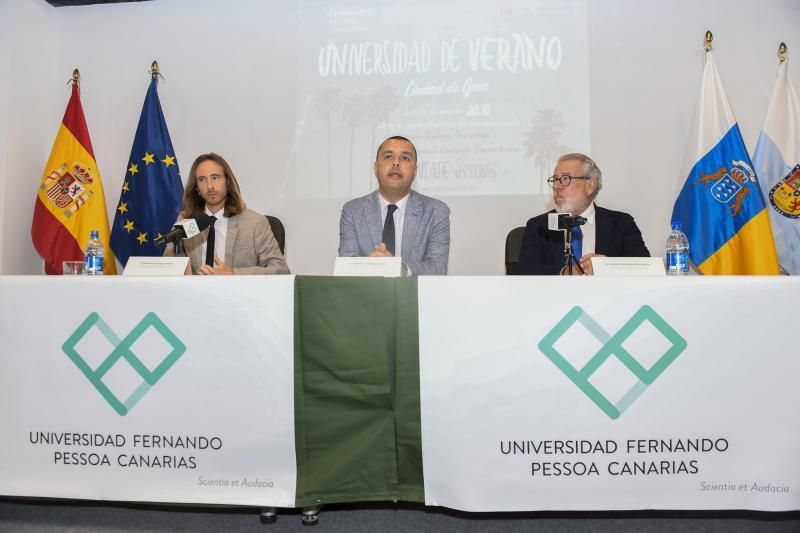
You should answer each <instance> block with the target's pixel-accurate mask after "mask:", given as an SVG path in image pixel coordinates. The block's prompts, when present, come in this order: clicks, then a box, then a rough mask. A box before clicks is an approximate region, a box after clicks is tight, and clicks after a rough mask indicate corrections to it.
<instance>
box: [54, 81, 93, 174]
mask: <svg viewBox="0 0 800 533" xmlns="http://www.w3.org/2000/svg"><path fill="white" fill-rule="evenodd" d="M61 122H63V123H64V126H65V127H66V128H67V129H68V130H69V131H70V132H72V135H73V136H74V137H75V138H76V139H77V140H78V142H79V143H81V145H82V146H83V148H84V149H85V150H86V151H87V152H89V155H91V156H92V159H94V149H93V148H92V140H91V139H90V138H89V127H88V126H87V125H86V118H85V117H84V116H83V106H82V105H81V97H80V93H79V92H78V83H77V82H75V83H73V84H72V96H70V99H69V103H68V104H67V110H66V111H65V112H64V119H63V120H62V121H61Z"/></svg>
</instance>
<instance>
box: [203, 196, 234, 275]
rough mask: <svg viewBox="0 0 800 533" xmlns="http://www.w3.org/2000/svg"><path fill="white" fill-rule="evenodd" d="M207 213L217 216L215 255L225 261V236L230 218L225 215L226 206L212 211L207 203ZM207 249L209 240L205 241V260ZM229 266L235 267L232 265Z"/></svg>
mask: <svg viewBox="0 0 800 533" xmlns="http://www.w3.org/2000/svg"><path fill="white" fill-rule="evenodd" d="M206 214H207V215H208V216H210V217H216V218H217V220H216V222H214V255H216V256H218V257H219V258H220V260H222V262H225V237H226V236H227V235H228V219H227V218H226V217H225V208H224V207H223V208H222V209H220V210H219V211H217V212H216V213H212V212H211V211H209V209H208V206H207V205H206ZM206 250H208V241H204V242H203V255H202V257H203V260H205V258H206ZM211 266H216V265H211ZM228 266H229V267H231V268H233V266H232V265H228Z"/></svg>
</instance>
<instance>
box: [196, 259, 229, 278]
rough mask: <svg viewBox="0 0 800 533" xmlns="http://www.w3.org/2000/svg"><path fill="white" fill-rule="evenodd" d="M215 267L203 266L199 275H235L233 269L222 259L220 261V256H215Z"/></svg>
mask: <svg viewBox="0 0 800 533" xmlns="http://www.w3.org/2000/svg"><path fill="white" fill-rule="evenodd" d="M214 265H215V266H213V267H212V266H209V265H203V266H201V267H200V270H199V271H198V273H199V274H200V275H202V276H214V275H220V276H232V275H233V269H232V268H231V267H229V266H228V265H226V264H225V263H224V262H223V261H222V259H220V258H219V256H218V255H216V254H214Z"/></svg>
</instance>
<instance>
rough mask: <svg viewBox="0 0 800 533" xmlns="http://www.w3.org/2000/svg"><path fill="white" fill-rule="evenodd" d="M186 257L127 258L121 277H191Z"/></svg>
mask: <svg viewBox="0 0 800 533" xmlns="http://www.w3.org/2000/svg"><path fill="white" fill-rule="evenodd" d="M191 273H192V267H191V265H190V264H189V258H188V257H138V256H131V257H129V258H128V264H126V265H125V270H123V271H122V275H123V276H183V275H191Z"/></svg>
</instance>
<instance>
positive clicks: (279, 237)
mask: <svg viewBox="0 0 800 533" xmlns="http://www.w3.org/2000/svg"><path fill="white" fill-rule="evenodd" d="M265 216H266V217H267V220H268V221H269V227H270V229H271V230H272V234H273V235H275V240H276V241H278V248H280V249H281V253H285V252H284V248H285V247H286V231H285V230H284V229H283V222H281V219H279V218H278V217H273V216H272V215H265Z"/></svg>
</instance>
